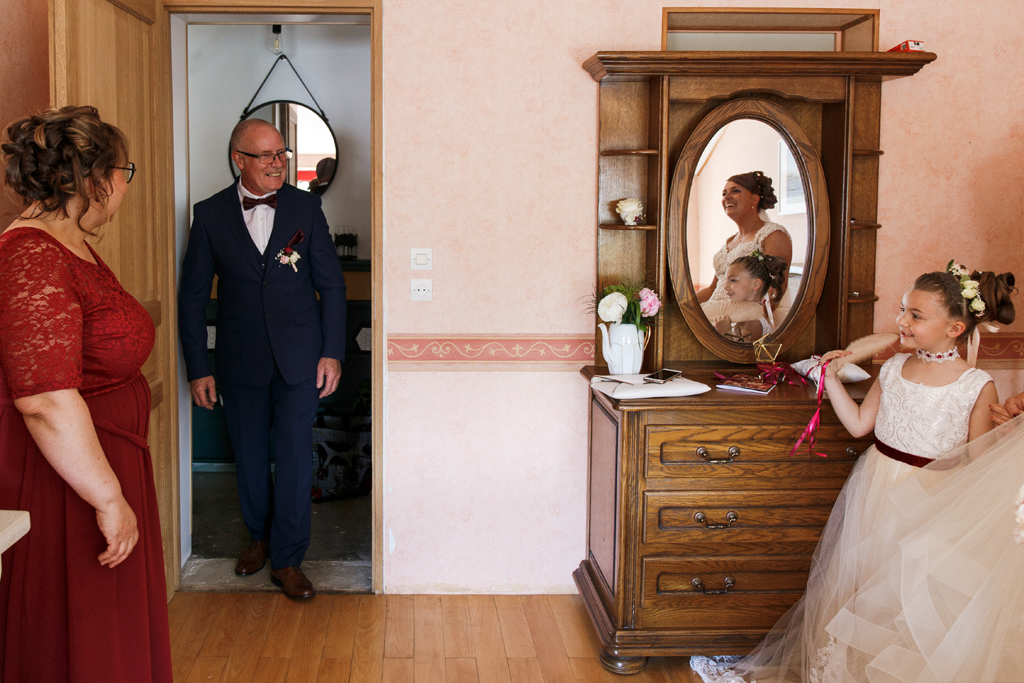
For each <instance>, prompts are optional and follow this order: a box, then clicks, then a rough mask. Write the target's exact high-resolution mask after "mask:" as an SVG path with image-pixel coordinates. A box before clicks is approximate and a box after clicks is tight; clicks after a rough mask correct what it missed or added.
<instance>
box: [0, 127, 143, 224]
mask: <svg viewBox="0 0 1024 683" xmlns="http://www.w3.org/2000/svg"><path fill="white" fill-rule="evenodd" d="M4 132H5V136H4V142H3V144H2V145H0V149H2V150H3V153H4V170H5V179H6V181H7V186H8V187H9V188H11V190H13V191H14V193H15V194H17V195H19V196H20V197H21V202H22V205H23V206H26V207H27V206H29V205H31V204H32V203H33V202H39V210H38V212H37V213H36V215H33V216H24V218H36V217H38V216H40V215H43V214H46V213H53V212H56V213H57V214H58V215H60V216H62V217H64V218H67V217H68V215H69V214H68V204H69V203H70V202H71V200H72V199H73V198H74V197H81V198H82V202H83V204H82V212H81V214H80V215H79V226H78V227H79V228H80V229H82V230H84V228H82V226H81V216H84V215H85V214H86V212H88V210H89V205H90V199H99V200H100V202H101V203H104V204H105V200H106V197H107V196H108V193H107V192H106V189H105V187H104V185H105V184H106V181H108V180H109V179H110V176H111V174H112V173H113V172H114V171H115V167H117V166H122V165H124V164H125V163H126V162H127V159H128V141H127V140H126V139H125V136H124V133H122V132H121V131H120V130H118V129H117V128H116V127H115V126H112V125H110V124H109V123H104V122H103V121H101V120H100V115H99V113H98V112H97V111H96V108H95V107H62V108H60V109H47V110H46V111H44V112H41V113H39V114H36V115H34V116H28V117H25V118H23V119H18V120H17V121H15V122H14V123H12V124H10V125H9V126H7V129H6V130H5V131H4ZM90 179H91V180H92V188H90V187H89V184H88V183H87V182H86V181H87V180H90ZM90 190H91V192H90ZM90 193H91V194H92V197H91V198H90ZM85 232H88V231H85ZM90 234H91V233H90Z"/></svg>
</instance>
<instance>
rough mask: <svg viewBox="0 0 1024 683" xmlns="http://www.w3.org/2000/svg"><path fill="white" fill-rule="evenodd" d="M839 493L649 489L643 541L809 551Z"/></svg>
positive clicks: (712, 548) (717, 549)
mask: <svg viewBox="0 0 1024 683" xmlns="http://www.w3.org/2000/svg"><path fill="white" fill-rule="evenodd" d="M838 494H839V490H838V489H811V490H796V491H790V490H775V491H685V492H679V491H654V492H652V491H648V492H646V493H645V494H644V498H643V500H644V535H643V542H644V543H645V544H648V545H665V544H673V545H679V546H680V548H681V549H682V548H685V549H686V552H688V553H694V552H696V553H701V554H703V553H712V554H719V553H722V554H730V553H737V552H756V553H763V554H773V551H778V550H780V549H781V550H782V552H783V553H785V554H804V553H811V552H813V551H814V547H815V546H816V545H817V543H818V537H819V536H820V534H821V530H822V528H823V527H824V526H825V522H826V521H828V516H829V513H830V512H831V511H832V505H833V503H834V502H835V499H836V496H837V495H838ZM741 548H742V550H741Z"/></svg>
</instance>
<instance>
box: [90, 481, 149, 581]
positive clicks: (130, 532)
mask: <svg viewBox="0 0 1024 683" xmlns="http://www.w3.org/2000/svg"><path fill="white" fill-rule="evenodd" d="M96 523H97V524H98V525H99V527H100V532H101V533H102V534H103V538H105V539H106V541H107V549H106V551H104V552H102V553H100V556H99V558H98V559H99V561H100V564H101V565H103V566H104V567H111V568H113V567H116V566H117V565H119V564H121V563H122V562H124V560H125V558H127V557H128V555H130V554H131V552H132V549H133V548H134V547H135V544H136V543H138V542H139V526H138V522H137V521H136V519H135V513H134V512H132V508H131V506H130V505H128V501H127V500H125V499H124V496H120V498H119V499H118V500H115V501H113V502H112V503H111V504H110V505H107V506H105V507H104V508H103V509H97V510H96Z"/></svg>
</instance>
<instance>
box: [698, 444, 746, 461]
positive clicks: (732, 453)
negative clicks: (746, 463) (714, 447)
mask: <svg viewBox="0 0 1024 683" xmlns="http://www.w3.org/2000/svg"><path fill="white" fill-rule="evenodd" d="M739 454H740V449H739V448H738V447H736V446H729V457H728V458H727V459H724V460H722V459H717V460H715V459H712V458H711V452H710V451H709V450H708V449H707V448H705V447H704V446H698V447H697V455H699V456H700V457H702V458H704V459H705V460H707V461H708V462H709V463H711V464H712V465H718V464H722V463H727V462H732V461H733V460H735V459H736V458H737V457H738V456H739Z"/></svg>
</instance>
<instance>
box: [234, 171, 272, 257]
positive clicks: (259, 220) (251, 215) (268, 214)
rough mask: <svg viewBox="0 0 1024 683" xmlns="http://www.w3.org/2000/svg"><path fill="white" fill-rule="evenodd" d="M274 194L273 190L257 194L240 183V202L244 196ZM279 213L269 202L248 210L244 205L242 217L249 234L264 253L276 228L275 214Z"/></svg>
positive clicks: (256, 197)
mask: <svg viewBox="0 0 1024 683" xmlns="http://www.w3.org/2000/svg"><path fill="white" fill-rule="evenodd" d="M272 194H274V193H273V192H271V193H269V194H265V195H262V196H260V195H255V194H253V193H252V192H249V190H247V189H245V188H244V187H242V183H241V182H239V183H238V203H239V204H241V203H242V197H251V198H253V199H263V197H269V196H270V195H272ZM276 213H277V209H274V208H271V207H270V206H268V205H267V204H258V205H256V206H254V207H252V208H251V209H249V210H248V211H246V210H245V207H244V206H243V207H242V218H244V219H245V227H246V228H248V229H249V236H250V237H252V241H253V243H254V244H255V245H256V248H257V249H259V250H260V253H261V254H262V253H263V252H265V251H266V250H267V242H269V241H270V233H271V231H273V229H274V214H276Z"/></svg>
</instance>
